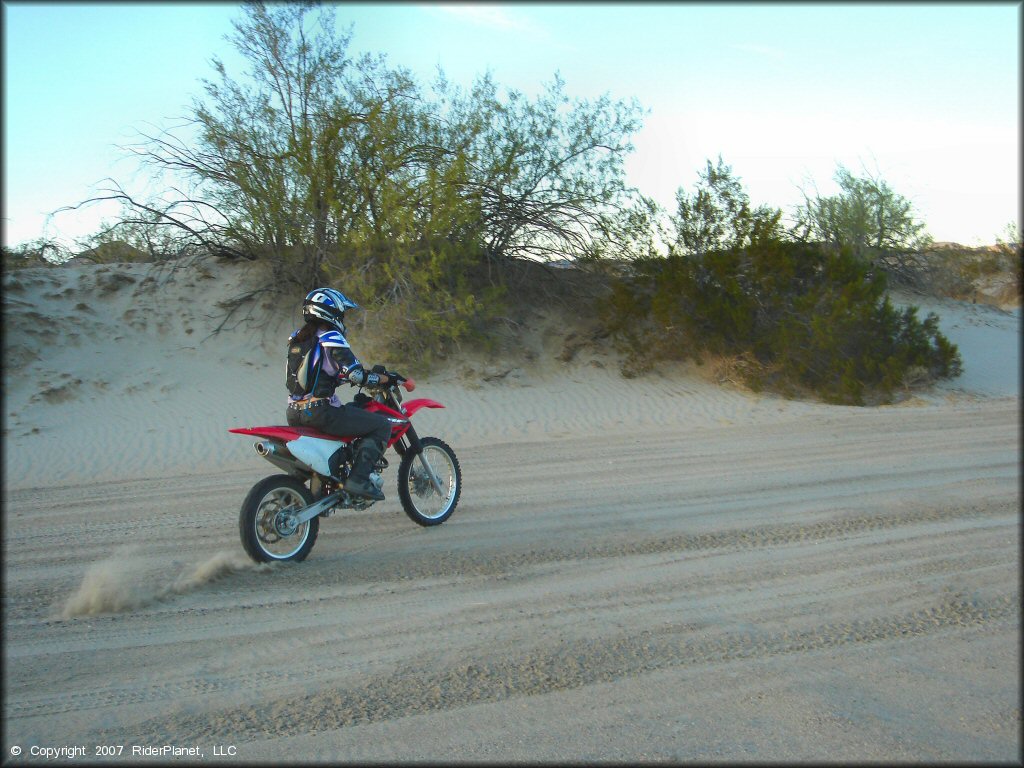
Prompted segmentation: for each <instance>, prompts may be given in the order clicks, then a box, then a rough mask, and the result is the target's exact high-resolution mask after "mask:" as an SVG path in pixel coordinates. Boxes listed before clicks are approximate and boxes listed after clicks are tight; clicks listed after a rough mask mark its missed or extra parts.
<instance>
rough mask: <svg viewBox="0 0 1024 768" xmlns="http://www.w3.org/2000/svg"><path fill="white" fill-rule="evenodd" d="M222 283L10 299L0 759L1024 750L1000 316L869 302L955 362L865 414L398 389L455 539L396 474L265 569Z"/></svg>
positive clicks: (563, 368)
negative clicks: (944, 340) (947, 373)
mask: <svg viewBox="0 0 1024 768" xmlns="http://www.w3.org/2000/svg"><path fill="white" fill-rule="evenodd" d="M207 275H209V276H207ZM248 279H251V278H250V277H247V276H246V275H245V274H244V273H243V272H242V271H241V270H238V269H234V268H232V269H227V268H225V267H217V272H216V274H215V273H214V270H213V268H212V267H210V266H207V267H202V266H199V267H191V268H189V269H184V270H180V271H178V272H174V273H168V272H160V273H154V272H153V270H152V269H151V268H150V267H149V266H147V265H114V266H106V267H95V266H87V265H83V266H73V267H67V268H64V269H61V270H31V271H28V272H25V273H23V274H20V275H17V276H12V275H5V278H4V289H5V290H4V304H5V306H4V312H5V316H4V319H5V332H6V336H5V352H4V362H5V365H4V394H5V398H4V417H5V424H4V427H5V432H4V508H3V514H4V565H5V571H4V576H5V579H4V593H3V602H4V640H5V642H4V662H5V664H4V672H5V680H4V687H5V691H4V693H5V698H4V749H5V756H7V757H9V759H10V762H11V764H15V763H21V762H46V761H47V758H46V757H45V756H44V755H41V754H38V753H39V750H41V749H60V748H62V747H66V748H71V747H75V746H82V747H85V752H86V754H85V757H84V758H77V759H85V760H100V759H101V758H100V757H98V756H97V755H96V747H97V746H99V745H105V746H111V747H114V748H115V751H116V749H118V748H120V749H121V755H120V756H117V755H116V754H115V755H114V756H113V757H103V758H102V760H103V761H107V762H117V761H121V762H126V761H139V760H152V761H158V762H181V761H183V760H184V761H186V762H190V761H195V760H197V759H198V756H194V755H192V756H190V755H188V754H185V752H184V750H187V749H190V748H194V749H196V750H198V751H199V752H201V753H202V756H203V758H204V759H205V760H214V759H216V760H223V761H238V762H254V761H255V762H261V761H262V762H274V763H279V762H285V763H294V762H348V761H352V762H366V761H386V762H392V761H394V762H407V761H414V760H429V761H443V762H458V761H495V762H508V761H515V762H531V761H559V762H577V761H585V762H588V763H589V762H601V761H614V762H623V761H629V762H632V761H648V760H660V761H670V762H692V761H697V762H711V761H727V762H737V761H751V762H765V761H840V762H860V761H928V762H931V761H997V762H1019V761H1020V760H1021V732H1020V659H1019V642H1020V577H1019V573H1020V509H1019V504H1020V470H1019V462H1020V410H1019V408H1020V379H1019V375H1020V374H1019V371H1020V310H1019V308H1013V309H1000V308H997V307H990V306H986V305H982V304H970V303H964V302H956V301H951V300H937V299H930V298H925V297H918V296H899V295H897V296H896V297H895V298H896V299H897V300H898V301H902V302H912V303H915V304H918V305H919V306H922V309H924V310H929V309H933V310H934V311H936V312H938V313H939V314H940V317H941V318H942V322H941V326H942V328H943V330H944V331H945V332H946V333H947V335H949V337H950V338H951V340H953V341H954V342H955V343H957V344H959V345H960V349H961V353H962V355H963V358H964V366H965V371H964V374H963V375H962V376H961V377H959V378H958V379H956V380H953V381H949V382H944V383H942V384H941V385H938V386H936V387H933V388H931V389H928V390H923V391H916V392H912V393H906V396H905V397H904V398H903V399H902V400H901V401H900V402H899V403H898V404H896V405H892V406H883V407H877V408H853V407H837V406H827V405H823V404H819V403H810V402H797V401H787V400H783V399H781V398H777V397H773V396H768V395H755V394H752V393H748V392H744V391H742V390H739V389H736V388H734V387H729V386H720V385H718V384H716V383H715V382H714V381H713V380H712V379H711V378H710V377H708V376H707V375H706V374H705V373H704V372H702V371H700V370H698V369H696V368H694V367H693V366H685V365H680V366H672V367H668V368H665V369H663V370H661V371H660V372H659V374H658V375H655V376H650V377H646V378H642V379H634V380H629V381H627V380H625V379H623V378H621V376H619V374H618V373H617V371H616V368H615V365H614V364H612V362H611V361H608V360H606V359H602V358H601V357H599V356H595V355H593V354H591V353H581V354H580V355H577V356H576V358H574V359H573V361H572V362H571V363H561V362H558V361H557V356H556V352H557V349H555V348H554V347H553V346H552V345H554V346H555V347H557V343H556V342H558V341H559V340H558V339H556V340H555V341H551V337H549V336H542V337H541V338H539V339H537V340H535V344H536V354H533V355H529V356H525V357H522V358H516V357H514V356H513V357H508V358H506V359H504V360H500V361H494V360H490V361H481V360H471V359H460V360H453V361H452V362H451V365H450V367H449V369H448V370H447V371H445V372H442V373H438V374H435V375H433V376H427V377H424V376H418V377H417V378H418V381H419V389H418V390H417V395H422V396H425V397H432V398H435V399H437V400H440V401H441V402H442V403H444V404H445V405H446V408H445V409H444V410H436V411H424V412H421V415H420V416H418V417H417V423H418V429H419V430H420V432H421V433H422V434H433V435H437V436H439V437H441V438H442V439H444V440H446V441H447V442H449V443H450V444H451V445H452V446H453V447H454V448H455V450H456V451H457V452H458V454H459V458H460V461H461V464H462V467H463V472H464V490H463V496H462V500H461V502H460V504H459V507H458V509H457V510H456V512H455V514H454V515H453V517H452V518H451V520H449V521H448V522H447V523H445V524H444V525H442V526H440V527H438V528H434V529H422V528H419V527H418V526H415V525H414V524H412V523H411V522H410V521H409V520H408V519H407V518H406V517H405V515H404V514H403V513H402V511H401V507H400V505H399V503H398V500H397V493H396V492H395V490H394V482H395V480H394V474H391V475H390V476H388V477H386V479H385V480H386V485H385V492H386V493H387V494H388V499H387V501H385V502H383V503H382V504H379V505H377V506H375V507H374V508H372V509H371V510H368V511H365V512H362V513H351V512H350V513H343V514H339V515H335V516H333V517H331V518H328V519H326V520H324V521H323V524H322V526H321V532H320V538H319V540H318V541H317V544H316V547H315V549H314V550H313V552H312V554H311V556H310V558H309V559H308V560H307V561H306V562H304V563H302V564H299V565H284V566H280V565H279V566H273V567H270V566H257V565H255V564H253V563H251V562H250V561H249V560H248V559H247V558H246V556H245V555H244V553H243V551H242V548H241V545H240V543H239V540H238V529H237V513H238V507H239V505H240V503H241V500H242V498H243V497H244V495H245V493H246V492H247V490H248V488H249V487H250V486H251V485H252V484H253V483H255V482H256V481H257V480H259V479H260V478H262V477H265V476H267V475H269V474H274V473H275V470H274V468H273V467H272V466H271V465H269V464H267V463H266V462H264V461H263V460H262V459H260V458H259V457H258V456H256V454H255V453H254V452H253V451H252V447H251V441H249V440H248V439H246V438H243V437H239V436H235V435H229V434H228V433H227V431H226V430H227V429H228V428H229V427H232V426H249V425H256V424H268V423H280V422H281V421H282V420H283V416H282V413H281V405H282V402H283V387H282V382H281V379H282V378H283V363H282V361H281V359H280V346H281V344H280V337H281V334H282V333H286V332H287V331H288V330H291V328H290V327H289V326H290V325H291V323H292V322H293V321H294V317H290V316H287V314H285V315H284V316H282V317H281V318H280V321H279V322H277V323H275V324H272V326H273V327H270V328H268V329H266V330H265V331H264V330H261V329H258V328H255V327H253V326H251V325H247V324H246V323H244V322H242V323H240V324H239V325H237V326H236V327H233V328H231V329H229V330H224V331H222V332H221V333H219V334H216V335H213V336H210V334H211V332H212V331H213V330H214V329H215V328H216V327H217V325H218V323H219V322H220V319H219V315H220V314H221V313H222V310H221V309H219V305H220V304H221V303H223V302H224V301H226V300H227V299H228V298H230V296H232V295H234V294H235V293H237V291H238V290H241V289H243V288H244V286H245V285H246V281H247V280H248ZM54 305H57V306H60V307H62V308H63V310H62V311H61V312H60V313H58V316H57V317H56V319H55V320H54V321H53V324H52V326H50V327H43V325H42V320H43V318H44V317H53V316H54V313H53V312H52V307H53V306H54ZM48 308H51V309H48ZM113 342H116V343H113ZM355 342H356V344H357V351H358V339H357V338H356V339H355ZM371 362H376V361H371ZM392 367H399V368H401V366H392ZM405 372H406V373H409V374H410V375H416V373H417V372H415V371H408V370H407V371H405ZM164 745H167V746H169V747H175V748H178V749H179V750H181V752H180V753H179V754H174V753H165V754H163V755H161V754H159V752H160V749H161V748H162V747H163V746H164ZM14 746H17V747H19V748H20V749H21V750H22V753H21V754H20V755H19V756H17V757H13V756H11V755H12V754H13V753H11V751H10V750H11V748H12V747H14ZM33 748H34V749H35V751H36V753H37V754H35V755H33V754H32V750H33ZM134 748H139V749H142V750H143V751H145V749H146V748H150V752H152V751H154V748H155V751H156V752H157V754H155V755H154V754H138V753H135V754H133V749H134ZM65 754H67V751H66V752H65Z"/></svg>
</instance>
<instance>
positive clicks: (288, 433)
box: [228, 377, 462, 563]
mask: <svg viewBox="0 0 1024 768" xmlns="http://www.w3.org/2000/svg"><path fill="white" fill-rule="evenodd" d="M399 385H404V386H405V387H406V389H407V390H408V391H412V389H413V388H414V386H415V385H414V384H413V382H412V381H411V380H407V379H401V378H400V377H399V380H398V381H396V382H395V383H393V384H391V385H389V386H386V387H375V388H367V391H368V392H370V393H371V395H372V396H367V395H365V394H363V393H362V391H361V390H360V393H359V394H357V395H356V400H355V404H356V405H358V406H361V407H365V408H366V410H367V411H371V412H373V413H380V414H382V415H384V416H386V417H387V418H388V420H389V421H390V422H391V439H390V440H389V441H388V444H387V448H394V449H395V451H396V452H397V453H398V455H399V456H400V457H401V461H400V462H399V465H398V498H399V499H400V500H401V502H402V508H403V509H404V510H405V513H406V514H407V515H408V516H409V518H410V519H411V520H412V521H413V522H414V523H418V524H419V525H423V526H431V525H440V524H441V523H443V522H444V521H445V520H447V519H448V518H449V517H451V515H452V512H454V511H455V506H456V505H457V504H458V503H459V495H460V494H461V493H462V470H461V469H460V467H459V460H458V458H457V457H456V456H455V452H454V451H453V450H452V449H451V448H450V447H449V446H448V445H447V444H446V443H445V442H444V441H443V440H440V439H438V438H436V437H419V436H418V435H417V434H416V430H415V429H413V427H412V423H411V422H410V421H409V420H410V419H411V418H412V417H413V416H414V415H415V414H416V412H417V411H419V410H420V409H421V408H444V406H443V405H441V404H440V403H439V402H437V401H435V400H428V399H425V398H420V399H416V400H409V401H408V402H407V403H404V404H403V403H402V394H401V392H400V391H399ZM228 431H229V432H233V433H235V434H239V435H253V436H255V437H258V438H261V439H260V440H259V441H258V442H256V444H255V446H254V447H255V448H256V453H258V454H259V455H260V456H262V457H263V458H265V459H266V460H267V461H269V462H270V463H271V464H274V465H276V466H278V467H280V468H281V469H283V470H284V471H285V472H287V473H288V474H285V475H272V476H271V477H268V478H265V479H264V480H261V481H260V482H258V483H256V485H254V486H253V488H252V490H250V491H249V494H248V495H247V496H246V497H245V501H243V502H242V509H241V511H240V512H239V515H238V530H239V533H240V535H241V537H242V546H243V547H244V548H245V551H246V553H247V554H248V555H249V557H251V558H252V559H253V560H255V561H256V562H258V563H264V562H273V561H295V562H298V561H300V560H304V559H305V558H306V556H307V555H309V553H310V550H312V549H313V544H315V543H316V537H317V533H318V532H319V530H320V518H321V517H328V516H329V515H331V514H333V513H334V512H335V511H336V510H338V509H355V510H363V509H366V508H367V507H369V506H371V505H372V504H373V503H374V502H373V501H372V500H371V499H366V498H362V497H358V496H353V495H351V494H349V493H348V492H347V491H345V489H344V487H343V486H344V482H345V478H347V477H348V474H349V472H351V470H352V458H353V448H352V443H353V442H354V441H355V440H357V439H358V438H351V437H336V436H334V435H329V434H326V433H323V432H320V431H318V430H316V429H313V428H311V427H288V426H275V427H247V428H236V429H230V430H228ZM385 452H386V449H385ZM387 467H388V461H387V459H386V458H384V457H383V456H382V457H381V458H380V459H379V460H378V462H377V466H376V467H375V468H374V471H373V472H372V473H371V474H370V480H371V481H372V482H373V483H374V484H375V485H376V486H377V487H378V488H380V487H381V486H382V484H383V479H382V477H381V472H383V471H384V470H385V469H386V468H387Z"/></svg>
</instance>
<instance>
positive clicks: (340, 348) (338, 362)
mask: <svg viewBox="0 0 1024 768" xmlns="http://www.w3.org/2000/svg"><path fill="white" fill-rule="evenodd" d="M298 332H299V331H295V333H293V334H292V335H291V336H290V337H289V339H288V340H289V341H292V340H293V339H294V338H295V336H296V334H297V333H298ZM316 335H317V339H318V343H317V345H316V348H315V349H314V350H313V359H312V367H313V368H316V366H317V365H320V363H321V360H322V362H323V366H322V367H321V368H320V375H319V377H318V378H317V383H316V385H315V386H314V389H313V391H312V392H310V394H311V395H313V396H314V397H330V398H331V405H333V406H340V405H342V402H341V400H340V399H339V398H338V395H337V394H336V393H335V391H334V390H335V389H336V388H337V387H338V385H339V384H341V383H342V382H345V381H351V382H352V383H353V384H357V385H363V384H367V383H370V384H374V383H376V379H377V374H375V373H370V374H368V373H366V371H365V370H363V365H362V363H360V362H359V358H357V357H356V356H355V353H353V352H352V348H351V347H349V345H348V341H346V340H345V337H344V336H342V335H341V333H339V332H338V331H335V330H325V331H317V334H316ZM301 398H302V396H301V395H289V397H288V401H289V402H291V401H294V400H300V399H301Z"/></svg>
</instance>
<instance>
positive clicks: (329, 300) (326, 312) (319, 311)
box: [302, 288, 359, 333]
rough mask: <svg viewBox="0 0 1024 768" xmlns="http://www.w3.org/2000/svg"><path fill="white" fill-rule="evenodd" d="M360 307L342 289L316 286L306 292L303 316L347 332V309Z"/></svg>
mask: <svg viewBox="0 0 1024 768" xmlns="http://www.w3.org/2000/svg"><path fill="white" fill-rule="evenodd" d="M358 308H359V305H358V304H356V303H355V302H354V301H352V300H351V299H349V298H348V297H347V296H345V294H343V293H342V292H341V291H336V290H334V289H333V288H315V289H313V290H312V291H310V292H309V293H307V294H306V298H305V300H304V301H303V302H302V317H303V319H305V320H307V321H309V320H320V321H323V322H325V323H327V324H328V325H330V326H331V327H332V328H336V329H337V330H339V331H340V332H341V333H345V310H346V309H358Z"/></svg>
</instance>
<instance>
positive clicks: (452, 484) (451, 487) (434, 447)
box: [398, 437, 462, 526]
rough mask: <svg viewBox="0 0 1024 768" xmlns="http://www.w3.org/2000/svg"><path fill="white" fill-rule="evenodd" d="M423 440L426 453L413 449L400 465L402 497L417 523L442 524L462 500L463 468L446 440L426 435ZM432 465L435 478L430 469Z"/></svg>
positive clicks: (404, 507)
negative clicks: (431, 475) (414, 451)
mask: <svg viewBox="0 0 1024 768" xmlns="http://www.w3.org/2000/svg"><path fill="white" fill-rule="evenodd" d="M420 443H421V444H422V445H423V451H422V456H421V454H419V453H416V454H414V453H413V452H412V451H408V452H406V454H405V455H404V456H402V463H401V464H399V466H398V498H399V499H401V500H402V508H403V509H404V510H405V514H407V515H408V516H409V519H410V520H412V521H413V522H414V523H416V524H418V525H423V526H430V525H440V524H441V523H443V522H444V521H445V520H447V519H448V518H449V517H451V515H452V512H454V511H455V506H456V505H457V504H458V503H459V496H460V495H461V494H462V469H461V468H460V467H459V459H458V458H457V457H456V455H455V451H453V450H452V449H451V447H450V446H449V445H448V444H447V443H445V442H444V441H443V440H439V439H438V438H436V437H424V438H422V439H421V440H420ZM428 466H429V468H430V471H432V472H433V474H434V479H431V477H430V475H429V474H428V473H427V467H428ZM434 480H436V484H435V482H434Z"/></svg>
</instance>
